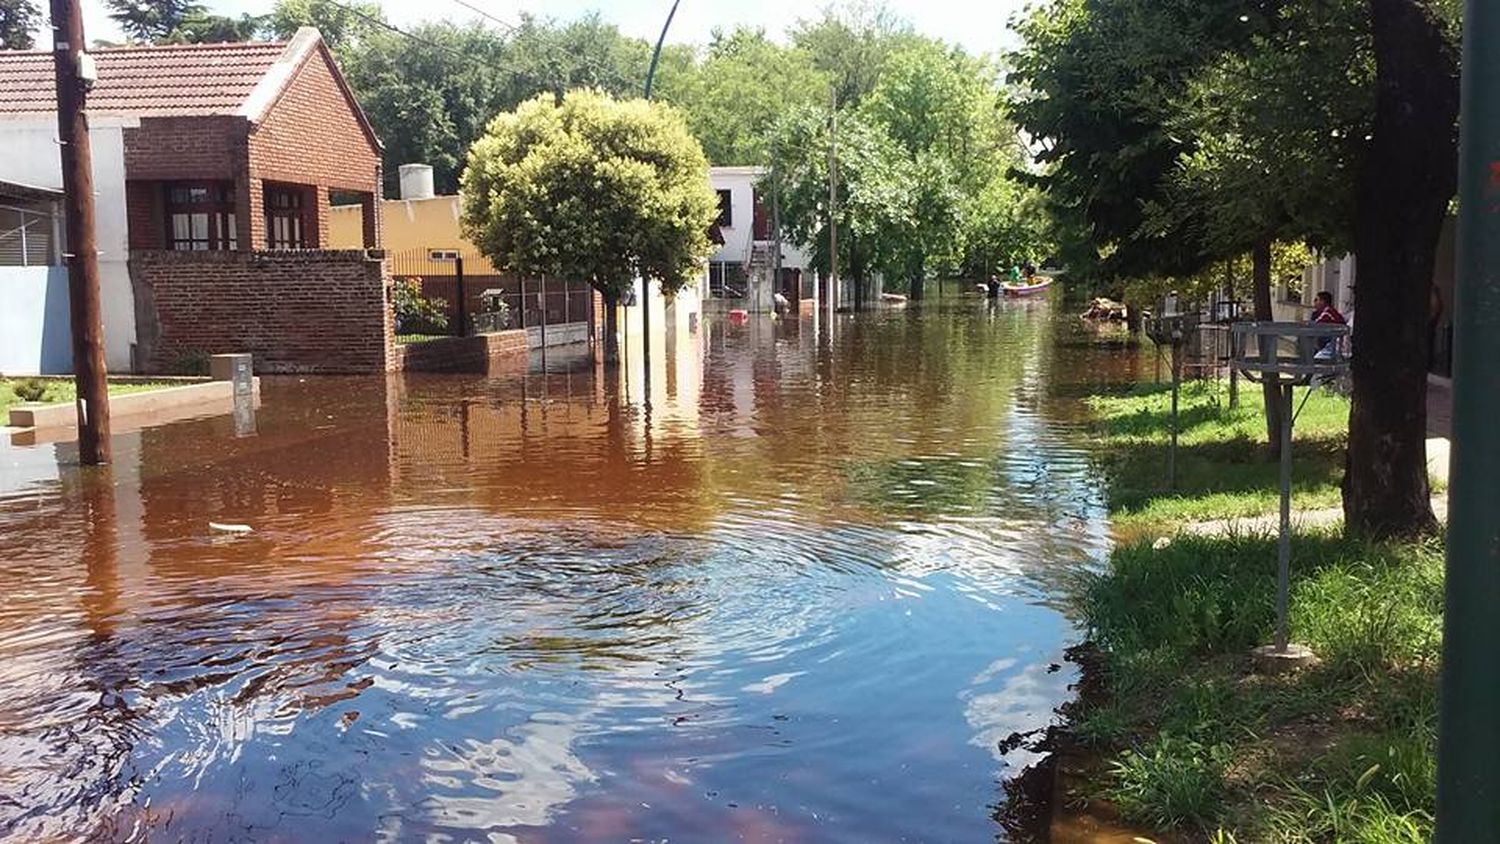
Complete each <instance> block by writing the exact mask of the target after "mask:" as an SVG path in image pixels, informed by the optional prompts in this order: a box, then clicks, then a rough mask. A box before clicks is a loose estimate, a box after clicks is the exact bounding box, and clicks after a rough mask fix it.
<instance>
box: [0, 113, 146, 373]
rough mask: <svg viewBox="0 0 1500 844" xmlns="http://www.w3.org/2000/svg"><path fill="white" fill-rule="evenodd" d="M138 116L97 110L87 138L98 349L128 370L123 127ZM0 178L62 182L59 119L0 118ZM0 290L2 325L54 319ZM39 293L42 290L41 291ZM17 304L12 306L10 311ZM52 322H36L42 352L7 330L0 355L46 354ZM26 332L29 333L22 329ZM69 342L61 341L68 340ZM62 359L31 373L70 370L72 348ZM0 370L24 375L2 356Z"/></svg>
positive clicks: (131, 337)
mask: <svg viewBox="0 0 1500 844" xmlns="http://www.w3.org/2000/svg"><path fill="white" fill-rule="evenodd" d="M137 123H138V121H131V120H121V119H111V118H107V117H96V118H92V119H91V124H90V127H89V141H90V143H91V146H92V149H93V156H94V218H95V219H94V224H95V230H94V231H95V238H96V239H97V241H98V244H99V282H100V295H101V297H102V298H103V307H104V351H105V359H106V362H107V363H108V366H109V368H110V370H111V371H116V372H128V371H129V370H130V367H131V359H130V349H131V346H132V345H133V344H134V343H135V298H134V296H133V295H132V294H131V288H130V273H129V270H128V268H127V264H126V262H127V261H128V260H129V258H130V250H129V240H128V231H127V229H126V216H125V135H124V131H123V130H124V129H125V128H126V127H128V126H133V125H136V124H137ZM0 150H3V155H0V181H7V182H17V183H20V184H23V185H34V186H36V187H43V188H53V189H59V190H60V189H61V188H62V162H61V160H60V158H59V156H58V147H57V121H56V119H55V118H52V117H46V118H25V119H19V120H3V121H0ZM0 297H3V301H5V302H6V306H5V308H4V310H5V311H6V314H5V316H4V319H6V320H7V322H6V323H5V324H6V325H9V324H11V323H10V322H9V321H10V320H11V319H15V320H17V321H19V322H30V321H33V320H36V321H41V320H43V319H45V320H49V321H50V320H54V319H57V318H58V317H55V316H54V314H53V312H52V311H50V310H46V309H40V310H39V309H37V308H35V307H34V308H32V309H31V310H26V309H24V308H12V307H11V306H10V302H11V290H10V288H8V287H4V288H0ZM44 298H45V296H44ZM66 298H67V297H66V287H64V296H63V301H64V307H63V310H62V313H61V317H60V318H61V319H62V321H63V322H62V326H61V330H62V331H63V332H64V333H66V331H67V327H68V324H67V319H68V312H67V307H66ZM13 311H18V313H12V312H13ZM57 332H58V327H57V326H55V325H52V324H51V323H50V322H48V324H47V325H46V326H45V327H39V328H37V329H36V330H35V332H34V334H35V335H36V336H37V337H40V336H42V335H43V334H45V335H46V336H47V337H48V338H49V342H48V345H47V349H48V350H49V351H48V352H47V354H46V355H45V356H44V355H43V353H42V351H41V350H40V347H38V348H36V349H33V348H31V346H29V345H28V344H27V343H26V342H23V341H20V340H17V339H15V337H16V335H14V334H12V333H11V332H9V331H6V332H0V361H11V360H28V359H33V358H34V359H36V360H38V361H43V359H44V357H45V359H46V360H48V361H50V360H51V353H50V349H51V348H52V345H51V342H50V338H51V337H55V336H57ZM28 336H31V335H28ZM69 342H70V341H67V340H66V339H65V340H64V346H65V347H66V346H67V344H68V343H69ZM67 360H68V363H67V365H65V366H64V368H63V369H61V370H59V369H56V368H54V367H51V366H42V365H39V366H38V368H37V369H34V370H32V371H33V372H44V373H56V372H68V371H71V369H72V366H71V361H72V358H71V355H70V356H69V357H68V359H67ZM0 372H5V373H7V374H9V373H12V372H15V373H20V374H24V373H25V372H26V370H22V369H8V368H6V365H5V364H3V363H0Z"/></svg>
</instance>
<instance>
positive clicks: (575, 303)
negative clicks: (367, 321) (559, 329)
mask: <svg viewBox="0 0 1500 844" xmlns="http://www.w3.org/2000/svg"><path fill="white" fill-rule="evenodd" d="M390 260H391V275H392V276H393V277H394V278H395V279H396V280H398V281H405V280H415V281H416V282H417V283H419V284H420V285H421V289H422V295H423V296H424V297H425V298H428V299H432V300H436V301H438V302H439V303H441V306H442V311H443V313H444V314H445V315H446V316H447V318H448V332H449V333H450V334H465V333H473V332H474V331H476V330H484V331H496V330H505V329H511V328H531V327H533V326H541V325H561V324H564V323H570V322H575V323H576V322H588V321H589V320H590V319H591V318H592V316H593V299H594V297H593V288H591V287H590V286H589V285H588V283H587V282H581V281H560V280H558V279H548V278H517V277H516V276H514V275H510V274H502V273H496V272H495V271H494V269H493V268H492V267H491V266H490V263H489V262H488V261H486V260H485V259H484V258H483V257H482V256H481V255H479V254H478V253H477V252H474V251H472V250H467V249H463V250H460V249H406V250H402V251H399V252H394V253H392V254H391V256H390ZM497 303H503V308H502V309H501V311H500V312H499V313H497V312H496V310H495V308H494V306H495V304H497Z"/></svg>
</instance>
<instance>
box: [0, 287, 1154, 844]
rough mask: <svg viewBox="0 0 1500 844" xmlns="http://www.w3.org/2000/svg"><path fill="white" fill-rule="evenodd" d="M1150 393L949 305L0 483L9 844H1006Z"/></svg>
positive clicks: (1, 827)
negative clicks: (1122, 415)
mask: <svg viewBox="0 0 1500 844" xmlns="http://www.w3.org/2000/svg"><path fill="white" fill-rule="evenodd" d="M1139 375H1140V372H1139V360H1138V358H1137V357H1136V356H1134V355H1130V354H1126V353H1123V352H1119V351H1111V350H1109V349H1108V348H1101V347H1100V346H1099V345H1098V344H1095V343H1093V342H1091V341H1090V338H1089V337H1088V335H1087V334H1086V331H1085V329H1084V328H1083V327H1082V326H1081V324H1080V322H1079V321H1078V320H1077V318H1076V316H1070V315H1067V314H1064V313H1062V312H1061V310H1060V308H1058V307H1057V306H1055V305H1049V304H1048V303H1047V302H1014V303H1002V304H1000V305H998V306H997V305H987V304H986V303H983V302H950V303H944V304H941V305H938V304H933V305H930V306H927V307H924V308H921V309H919V308H916V307H912V308H910V309H907V310H892V311H881V312H876V313H870V314H862V315H859V316H857V317H853V316H844V317H840V318H839V320H838V321H837V323H836V324H835V325H833V326H832V330H822V329H821V327H820V326H817V325H815V324H814V323H813V322H812V321H810V320H807V319H804V320H803V321H801V322H795V321H793V322H780V323H776V322H772V321H770V320H762V321H752V322H751V323H750V324H748V325H745V326H731V325H729V324H727V323H725V322H720V321H715V320H709V321H707V322H705V323H704V324H703V326H702V328H701V331H700V333H699V334H697V335H683V336H681V337H679V338H677V339H676V340H675V342H673V343H671V344H669V345H668V348H666V349H665V350H658V359H657V361H656V366H655V368H654V372H653V376H652V378H651V398H652V400H651V401H650V402H649V403H647V402H645V401H643V397H644V390H643V383H642V382H643V379H642V378H641V373H640V372H638V371H635V370H631V369H627V370H625V373H624V374H623V375H617V376H606V375H604V374H603V373H602V372H601V373H596V371H595V370H594V369H593V367H592V366H590V365H589V364H588V363H587V362H585V361H583V360H582V359H581V358H579V357H578V356H577V355H573V356H569V355H566V354H559V353H554V354H553V355H552V356H551V358H550V359H549V360H548V361H547V363H546V371H545V372H543V371H542V369H541V364H540V361H533V364H532V367H531V368H530V369H529V370H526V371H521V370H519V369H518V370H516V371H509V372H502V373H497V374H495V375H492V376H491V377H475V376H444V377H438V376H422V377H418V376H406V377H401V376H396V377H391V378H383V377H378V378H348V379H342V378H318V379H311V378H309V379H296V378H284V379H269V378H268V379H266V381H265V383H264V385H263V405H262V407H261V408H260V410H259V411H258V412H257V413H256V415H255V419H254V424H253V429H252V428H251V427H248V426H246V425H245V420H243V419H242V420H239V422H238V423H237V422H236V420H235V419H233V418H230V417H217V418H209V419H197V420H186V421H180V422H174V423H170V424H160V425H154V426H149V427H145V428H142V429H140V430H135V431H125V432H121V433H117V434H116V436H115V441H114V453H115V456H116V462H115V465H113V466H112V467H110V468H108V469H106V470H93V471H82V470H80V469H79V468H78V467H77V465H76V452H75V450H74V449H73V447H72V446H70V445H45V446H31V447H22V446H0V577H3V584H4V591H3V598H0V689H3V694H0V839H6V840H15V841H38V840H68V839H87V840H147V839H150V840H171V841H176V840H191V841H218V840H235V841H240V840H254V841H319V842H323V841H338V840H348V841H370V840H382V841H397V840H423V841H469V840H482V841H514V842H551V841H625V840H649V841H665V840H668V839H673V840H681V841H726V840H743V841H820V842H821V841H876V840H881V841H895V840H930V841H979V840H996V839H999V840H1008V839H1011V838H1013V837H1015V835H1016V833H1015V831H1014V830H1011V829H1009V828H1008V827H1007V826H1006V825H1005V822H1004V821H1003V818H1004V817H1005V811H1004V810H1005V808H1006V806H1005V803H1006V800H1007V799H1008V798H1007V792H1006V789H1005V788H1004V783H1005V781H1006V780H1007V779H1008V778H1010V777H1011V776H1013V775H1015V774H1016V773H1018V772H1019V771H1020V770H1021V768H1022V767H1023V766H1025V765H1026V764H1028V763H1030V762H1031V761H1033V757H1031V755H1030V754H1029V753H1028V751H1026V750H1025V749H1010V748H1009V744H1007V745H1006V747H1005V748H1003V749H1002V747H1001V746H1000V741H1001V739H1003V738H1005V737H1006V736H1008V735H1010V734H1012V733H1014V732H1017V731H1026V730H1033V729H1037V728H1041V727H1044V726H1046V725H1047V724H1049V723H1051V722H1052V721H1053V720H1054V718H1055V714H1054V712H1053V710H1054V707H1056V706H1057V705H1059V704H1060V703H1062V702H1063V701H1065V700H1066V699H1067V698H1068V696H1069V691H1068V685H1069V683H1071V682H1072V681H1073V680H1074V679H1075V675H1074V673H1073V671H1072V669H1071V667H1069V666H1067V665H1066V664H1065V663H1064V660H1063V656H1062V652H1063V649H1064V648H1065V647H1066V646H1067V645H1069V644H1072V643H1074V642H1076V641H1077V640H1078V639H1079V637H1080V631H1079V630H1078V627H1077V624H1076V620H1075V619H1073V618H1072V617H1070V615H1069V612H1068V609H1067V604H1066V601H1065V596H1066V592H1067V590H1068V589H1069V588H1070V587H1071V585H1072V584H1074V583H1075V582H1076V580H1077V578H1078V577H1079V576H1080V575H1081V574H1082V573H1084V572H1087V571H1089V570H1091V569H1092V568H1094V567H1096V566H1097V565H1098V564H1099V563H1100V561H1101V560H1102V559H1103V555H1104V554H1105V553H1106V551H1107V549H1108V545H1109V539H1108V520H1107V517H1106V515H1105V511H1104V507H1103V500H1102V495H1101V487H1100V480H1099V477H1098V474H1097V469H1096V467H1095V465H1094V461H1093V456H1092V454H1091V452H1090V442H1089V439H1088V433H1087V429H1086V427H1085V426H1084V425H1083V423H1082V421H1081V408H1080V406H1079V402H1078V398H1077V397H1078V395H1080V394H1081V392H1082V391H1083V390H1084V389H1085V388H1087V387H1089V386H1091V385H1096V384H1101V383H1111V382H1117V381H1122V380H1129V379H1131V378H1134V377H1137V376H1139ZM210 522H221V523H235V524H244V525H248V526H249V527H250V528H251V531H252V532H250V533H247V534H240V535H231V534H225V533H222V532H217V531H214V530H212V529H211V528H210V527H209V523H210Z"/></svg>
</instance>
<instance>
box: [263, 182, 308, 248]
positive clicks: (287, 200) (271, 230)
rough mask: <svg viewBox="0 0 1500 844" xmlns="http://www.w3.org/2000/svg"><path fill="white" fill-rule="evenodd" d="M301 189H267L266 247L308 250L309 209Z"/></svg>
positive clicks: (269, 187) (271, 187) (276, 187)
mask: <svg viewBox="0 0 1500 844" xmlns="http://www.w3.org/2000/svg"><path fill="white" fill-rule="evenodd" d="M303 196H304V193H303V191H302V189H301V188H294V187H281V186H270V185H268V186H267V187H266V246H267V247H268V248H271V249H306V248H307V217H306V211H307V209H306V208H305V207H304V205H303V202H302V198H303Z"/></svg>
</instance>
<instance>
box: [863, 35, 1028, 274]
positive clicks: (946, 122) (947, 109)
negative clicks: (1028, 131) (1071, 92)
mask: <svg viewBox="0 0 1500 844" xmlns="http://www.w3.org/2000/svg"><path fill="white" fill-rule="evenodd" d="M999 105H1000V104H999V92H998V90H997V88H996V86H995V78H994V74H993V73H992V72H991V71H990V70H989V68H987V67H986V66H985V65H984V64H983V63H982V62H978V61H975V60H974V59H972V58H970V57H969V56H968V55H966V54H965V53H964V52H963V51H962V50H958V49H954V48H949V47H948V46H946V45H944V44H942V43H941V42H937V41H929V40H925V39H920V40H913V41H911V42H910V43H908V44H907V45H905V46H903V47H900V48H899V49H897V50H896V51H894V52H893V53H892V54H891V55H890V56H889V57H888V58H887V60H886V62H885V67H884V70H883V73H882V75H881V77H880V79H879V81H878V82H877V83H876V85H875V89H874V91H872V92H871V93H870V96H869V97H868V98H866V99H865V101H864V103H863V104H862V105H861V106H860V108H861V110H862V111H863V113H865V114H866V115H868V117H869V118H870V120H871V121H872V122H873V123H875V124H876V125H878V126H880V127H881V128H882V129H883V130H884V131H885V133H886V134H887V135H888V136H889V137H890V139H891V140H892V141H893V142H894V143H895V144H896V146H897V147H898V148H899V149H900V150H901V151H902V153H903V154H904V155H905V156H906V158H907V159H908V162H909V165H910V167H909V173H910V176H911V178H912V180H913V182H912V185H911V191H912V201H913V207H912V214H911V216H910V218H909V225H907V226H905V227H903V229H902V230H900V231H899V232H897V233H893V234H894V235H895V236H896V237H897V238H898V239H899V241H900V242H899V244H898V246H897V248H896V252H897V253H898V256H899V257H898V258H897V264H898V267H896V268H895V269H896V270H897V272H898V273H899V274H900V276H901V277H902V278H904V279H905V280H906V281H907V282H908V285H909V287H908V289H909V291H910V293H911V296H912V298H913V299H920V298H922V295H923V288H924V280H925V279H926V278H927V277H928V276H929V275H935V274H939V273H951V272H954V271H956V270H957V269H958V268H959V266H960V265H961V264H962V263H963V256H964V241H965V236H966V234H967V222H966V220H967V218H968V217H969V216H970V214H971V212H972V210H973V208H972V206H973V203H974V201H975V198H976V197H977V195H978V194H979V193H980V191H981V190H982V189H983V188H984V187H985V186H986V184H987V183H988V182H990V181H991V180H992V179H993V178H995V177H996V176H997V175H998V174H999V173H1000V172H1003V171H1004V170H1005V169H1006V168H1008V167H1009V166H1011V165H1012V164H1015V163H1018V162H1017V159H1016V158H1015V157H1013V156H1011V155H1009V154H1008V153H1009V152H1010V151H1011V150H1012V149H1014V147H1015V144H1014V137H1015V133H1014V130H1013V129H1010V127H1009V126H1008V125H1007V123H1006V121H1005V120H1003V118H1002V116H1001V112H1000V109H999Z"/></svg>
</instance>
